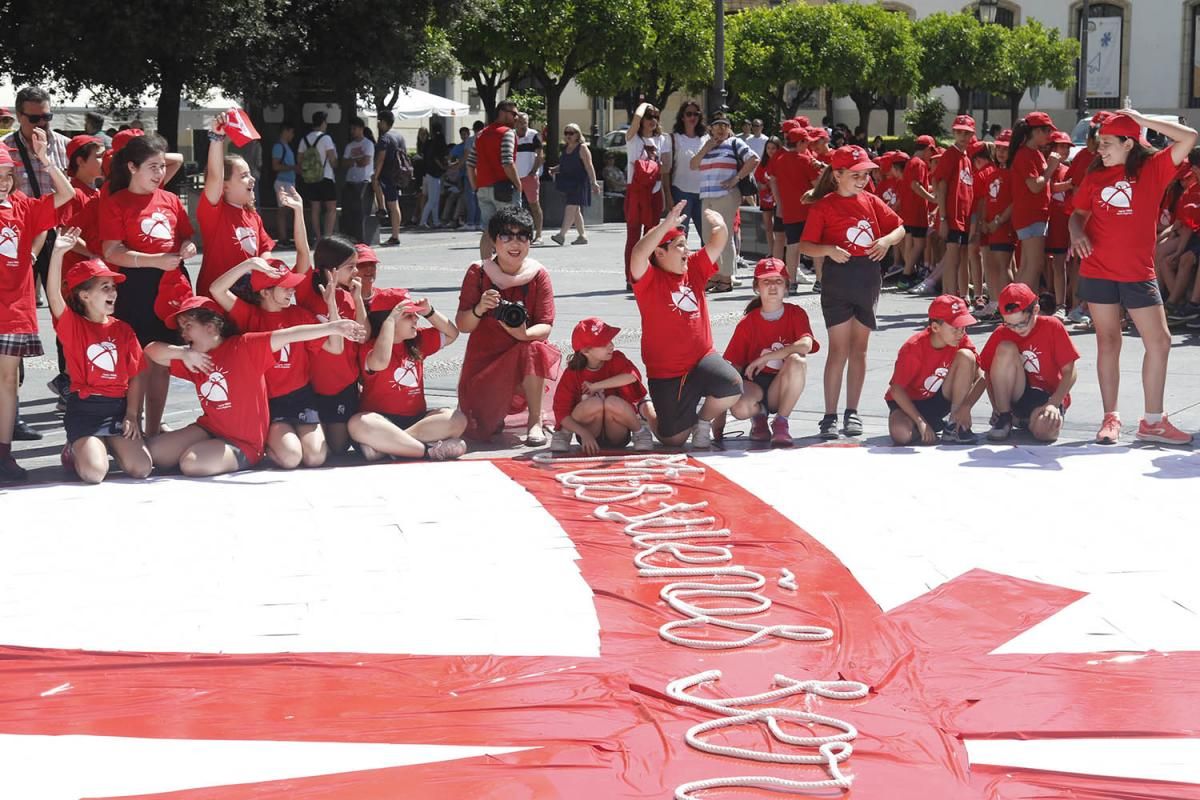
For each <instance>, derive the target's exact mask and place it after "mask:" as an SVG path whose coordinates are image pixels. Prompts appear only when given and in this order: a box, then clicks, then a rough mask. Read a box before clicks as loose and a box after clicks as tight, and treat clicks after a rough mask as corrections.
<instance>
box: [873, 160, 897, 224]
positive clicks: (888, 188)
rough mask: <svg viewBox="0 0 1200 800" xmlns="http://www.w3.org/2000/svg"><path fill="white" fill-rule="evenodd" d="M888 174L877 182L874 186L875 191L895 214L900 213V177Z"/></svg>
mask: <svg viewBox="0 0 1200 800" xmlns="http://www.w3.org/2000/svg"><path fill="white" fill-rule="evenodd" d="M890 172H891V171H890V170H889V175H888V176H887V177H886V178H884V179H883V180H881V181H880V182H879V185H878V186H877V187H876V188H875V193H876V194H877V195H879V199H880V200H882V201H883V202H885V203H887V207H888V208H890V209H891V210H892V211H895V212H896V213H897V214H899V213H900V179H899V178H897V177H895V176H893V175H891V174H890Z"/></svg>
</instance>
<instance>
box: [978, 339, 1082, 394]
mask: <svg viewBox="0 0 1200 800" xmlns="http://www.w3.org/2000/svg"><path fill="white" fill-rule="evenodd" d="M1004 342H1012V343H1013V344H1015V345H1016V346H1017V350H1019V351H1020V352H1021V363H1022V365H1024V367H1025V381H1026V383H1028V385H1030V386H1032V387H1033V388H1035V389H1041V390H1042V391H1043V392H1045V393H1046V394H1054V393H1055V392H1056V391H1058V385H1059V384H1060V383H1061V382H1062V371H1063V367H1065V366H1066V365H1067V364H1070V363H1071V362H1072V361H1076V360H1078V359H1079V351H1078V350H1076V349H1075V343H1074V342H1072V341H1071V336H1070V334H1068V333H1067V329H1066V327H1064V326H1063V324H1062V323H1061V322H1059V321H1058V319H1057V318H1056V317H1043V316H1038V318H1037V322H1035V323H1034V325H1033V330H1031V331H1030V332H1029V335H1028V336H1026V337H1024V338H1022V337H1020V336H1018V335H1017V334H1016V333H1015V332H1014V331H1013V330H1012V329H1011V328H1007V327H1005V326H1003V325H1001V326H1000V327H999V328H996V330H994V331H992V335H991V336H989V337H988V340H987V344H985V345H984V346H983V352H982V353H980V354H979V363H980V365H981V366H983V369H984V371H985V372H986V371H989V370H991V368H992V361H993V360H994V359H995V358H996V348H998V347H999V346H1000V345H1001V344H1003V343H1004ZM1069 405H1071V396H1070V395H1067V396H1066V397H1065V398H1063V407H1064V408H1065V407H1067V406H1069Z"/></svg>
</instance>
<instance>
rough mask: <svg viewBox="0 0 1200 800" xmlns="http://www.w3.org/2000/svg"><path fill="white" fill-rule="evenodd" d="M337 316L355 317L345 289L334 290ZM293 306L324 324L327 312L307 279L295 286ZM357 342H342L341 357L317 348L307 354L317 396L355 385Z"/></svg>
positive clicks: (327, 394) (323, 301)
mask: <svg viewBox="0 0 1200 800" xmlns="http://www.w3.org/2000/svg"><path fill="white" fill-rule="evenodd" d="M336 302H337V307H338V314H339V315H341V317H342V319H355V318H357V310H356V309H355V307H354V296H353V295H351V294H350V292H348V291H346V290H345V289H338V290H337V300H336ZM296 305H297V306H298V307H300V308H303V309H305V310H306V311H308V312H309V313H311V314H313V315H314V316H315V317H316V318H317V320H318V321H324V320H325V319H326V316H327V312H328V311H329V309H328V308H327V307H326V305H325V300H324V299H323V298H322V297H321V295H320V293H318V292H317V290H316V289H314V288H313V285H312V281H311V280H305V281H304V283H302V284H300V285H299V286H297V287H296ZM359 347H360V345H359V344H358V343H357V342H352V341H350V340H348V339H347V340H345V341H344V342H343V345H342V352H341V354H340V355H339V354H337V353H330V352H329V351H327V350H326V349H325V348H324V347H318V348H316V349H314V350H313V351H312V352H311V356H312V366H311V368H310V370H309V374H310V378H311V381H312V387H313V391H314V392H316V393H317V394H319V395H325V396H328V397H332V396H333V395H335V394H338V393H339V392H341V391H343V390H344V389H345V388H346V387H347V386H349V385H350V384H352V383H357V382H358V372H359V364H358V350H359Z"/></svg>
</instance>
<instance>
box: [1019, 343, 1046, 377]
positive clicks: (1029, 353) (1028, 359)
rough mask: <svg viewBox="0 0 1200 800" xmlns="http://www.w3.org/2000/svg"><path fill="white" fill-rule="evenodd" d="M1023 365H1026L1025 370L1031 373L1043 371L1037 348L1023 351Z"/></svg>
mask: <svg viewBox="0 0 1200 800" xmlns="http://www.w3.org/2000/svg"><path fill="white" fill-rule="evenodd" d="M1021 366H1023V367H1025V371H1026V372H1028V373H1031V374H1036V373H1038V372H1041V371H1042V362H1041V360H1040V359H1039V358H1038V354H1037V351H1036V350H1032V349H1031V350H1022V351H1021Z"/></svg>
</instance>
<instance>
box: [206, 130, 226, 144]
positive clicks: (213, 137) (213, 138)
mask: <svg viewBox="0 0 1200 800" xmlns="http://www.w3.org/2000/svg"><path fill="white" fill-rule="evenodd" d="M208 140H209V141H210V142H223V141H225V134H223V133H217V132H216V131H209V132H208Z"/></svg>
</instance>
